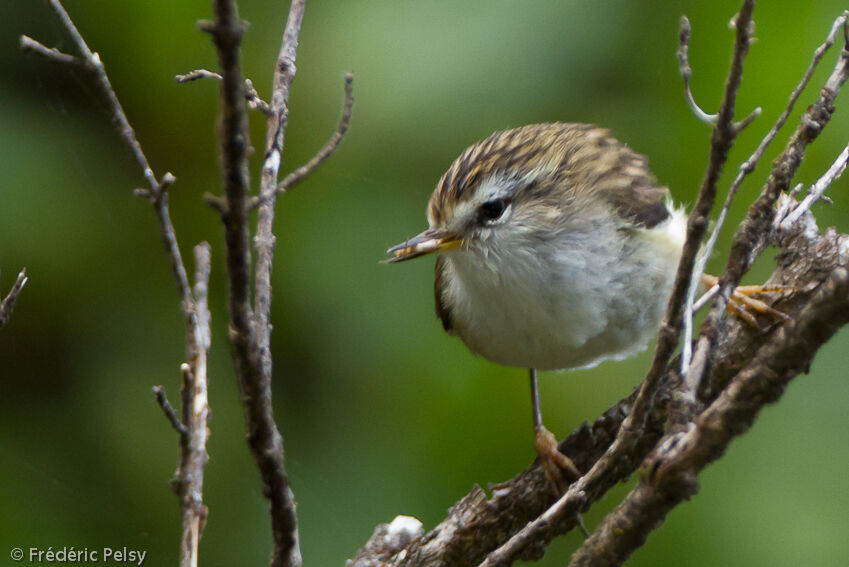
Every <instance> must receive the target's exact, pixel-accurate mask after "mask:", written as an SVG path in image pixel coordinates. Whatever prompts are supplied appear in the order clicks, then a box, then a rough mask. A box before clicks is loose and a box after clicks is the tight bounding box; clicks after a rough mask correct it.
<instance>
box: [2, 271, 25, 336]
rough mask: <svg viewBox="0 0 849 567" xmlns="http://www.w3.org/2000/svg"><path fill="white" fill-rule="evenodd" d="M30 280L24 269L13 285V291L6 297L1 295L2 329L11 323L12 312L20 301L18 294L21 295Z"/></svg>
mask: <svg viewBox="0 0 849 567" xmlns="http://www.w3.org/2000/svg"><path fill="white" fill-rule="evenodd" d="M28 280H29V278H27V269H26V268H24V269H23V270H21V271H20V273H19V274H18V277H17V279H15V283H14V284H13V285H12V289H10V290H9V293H8V294H7V295H6V297H3V296H2V295H0V328H2V327H3V326H4V325H5V324H6V323H7V322H8V321H9V317H11V316H12V310H13V309H14V308H15V303H17V301H18V294H19V293H21V290H22V289H23V288H24V286H25V285H26V284H27V281H28Z"/></svg>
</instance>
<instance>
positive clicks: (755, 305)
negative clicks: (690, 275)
mask: <svg viewBox="0 0 849 567" xmlns="http://www.w3.org/2000/svg"><path fill="white" fill-rule="evenodd" d="M717 283H719V278H717V277H716V276H711V275H709V274H704V275H703V276H702V285H703V286H705V289H708V290H709V289H711V288H712V287H713V286H715V285H716V284H717ZM790 290H791V288H788V287H784V286H763V285H741V286H737V287H736V288H734V292H733V293H732V294H731V301H729V302H728V307H727V310H728V312H729V313H730V314H732V315H735V316H737V317H739V318H740V319H742V320H743V321H745V322H746V323H748V324H749V325H751V326H752V327H754V328H755V329H759V330H764V327H763V326H762V325H761V324H760V323H758V320H757V318H756V317H755V314H756V313H760V314H763V315H767V316H769V317H771V318H772V319H773V321H774V322H778V321H786V320H787V319H789V318H790V317H789V316H788V315H787V314H786V313H783V312H781V311H779V310H778V309H775V308H773V307H770V306H769V305H767V304H766V303H764V302H763V301H761V300H759V299H755V298H753V297H750V296H751V295H761V294H771V293H782V292H785V291H790Z"/></svg>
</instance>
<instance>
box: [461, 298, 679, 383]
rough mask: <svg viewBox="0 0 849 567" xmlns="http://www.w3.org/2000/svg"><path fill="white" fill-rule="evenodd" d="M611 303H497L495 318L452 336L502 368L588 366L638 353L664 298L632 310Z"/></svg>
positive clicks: (588, 300)
mask: <svg viewBox="0 0 849 567" xmlns="http://www.w3.org/2000/svg"><path fill="white" fill-rule="evenodd" d="M610 299H611V298H601V297H598V296H596V297H594V298H584V299H583V303H579V304H576V305H573V306H571V307H570V306H567V305H563V304H562V303H561V305H559V306H558V307H557V308H553V309H551V310H546V309H545V308H544V305H541V304H540V305H536V306H535V307H533V308H528V304H527V303H525V304H524V307H525V308H524V309H512V308H510V307H505V306H504V305H503V304H502V305H500V308H501V311H500V313H499V315H498V316H497V317H492V316H490V317H489V318H488V319H487V320H485V321H480V320H473V319H471V318H468V319H466V320H465V322H466V323H471V324H463V323H461V322H458V324H457V334H458V335H459V336H460V337H461V338H462V340H463V341H464V342H465V343H466V345H467V346H468V347H469V349H470V350H471V351H472V352H475V353H477V354H480V355H481V356H483V357H484V358H486V359H487V360H490V361H492V362H495V363H498V364H503V365H505V366H517V367H522V368H537V369H540V370H555V369H558V370H559V369H577V368H588V367H592V366H595V365H597V364H599V363H600V362H603V361H604V360H611V359H612V360H621V359H624V358H628V357H630V356H632V355H634V354H636V353H637V352H639V351H641V350H643V349H644V348H645V347H646V345H647V344H648V341H649V340H650V339H651V337H652V336H653V335H654V333H655V331H656V328H657V324H658V320H659V318H660V316H661V314H662V309H663V305H664V303H665V299H666V298H665V296H664V297H660V295H659V294H654V296H653V297H643V298H641V300H642V302H643V303H640V304H639V305H636V304H635V305H634V307H638V308H637V309H633V310H627V309H620V308H619V306H618V305H616V302H613V301H609V300H610ZM553 303H557V302H553ZM458 319H460V320H462V317H458ZM473 321H474V322H473Z"/></svg>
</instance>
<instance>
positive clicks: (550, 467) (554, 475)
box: [530, 368, 581, 496]
mask: <svg viewBox="0 0 849 567" xmlns="http://www.w3.org/2000/svg"><path fill="white" fill-rule="evenodd" d="M530 373H531V404H532V405H533V413H534V448H535V449H536V451H537V455H539V460H540V464H542V469H543V471H545V476H546V478H547V479H548V481H549V482H550V483H551V484H552V486H553V487H554V488H555V489H556V490H557V492H558V494H557V496H560V495H561V494H563V493H564V492H566V489H567V488H568V487H569V482H568V481H567V478H566V475H567V474H568V476H569V477H570V478H571V479H572V480H574V479H578V478H580V477H581V471H579V470H578V467H576V466H575V463H573V462H572V459H570V458H569V457H567V456H566V455H564V454H563V453H561V452H560V449H559V448H558V447H557V438H556V437H555V436H554V434H553V433H551V431H549V430H548V429H546V428H545V426H544V425H543V424H542V411H541V410H540V406H539V387H538V386H537V371H536V369H535V368H531V369H530Z"/></svg>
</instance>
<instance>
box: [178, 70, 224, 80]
mask: <svg viewBox="0 0 849 567" xmlns="http://www.w3.org/2000/svg"><path fill="white" fill-rule="evenodd" d="M200 79H213V80H216V81H220V80H221V75H219V74H218V73H216V72H215V71H208V70H207V69H195V70H194V71H189V72H188V73H184V74H182V75H174V80H175V81H176V82H178V83H188V82H189V81H197V80H200Z"/></svg>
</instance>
